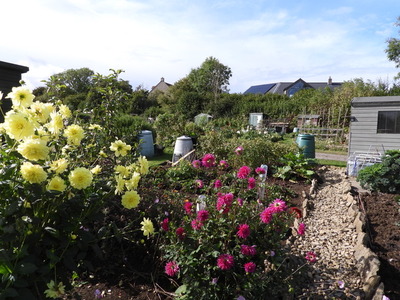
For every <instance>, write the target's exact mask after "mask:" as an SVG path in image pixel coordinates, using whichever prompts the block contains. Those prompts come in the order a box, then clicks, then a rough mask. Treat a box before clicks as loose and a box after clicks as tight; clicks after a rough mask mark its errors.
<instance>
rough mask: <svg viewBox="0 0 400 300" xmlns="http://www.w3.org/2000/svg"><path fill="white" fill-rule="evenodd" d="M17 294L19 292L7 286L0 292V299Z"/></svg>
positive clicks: (16, 295)
mask: <svg viewBox="0 0 400 300" xmlns="http://www.w3.org/2000/svg"><path fill="white" fill-rule="evenodd" d="M18 296H19V294H18V292H17V291H16V290H15V289H13V288H8V289H6V290H5V291H3V292H2V293H1V295H0V299H7V298H12V297H18Z"/></svg>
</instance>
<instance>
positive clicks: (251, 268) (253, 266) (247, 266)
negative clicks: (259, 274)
mask: <svg viewBox="0 0 400 300" xmlns="http://www.w3.org/2000/svg"><path fill="white" fill-rule="evenodd" d="M256 267H257V266H256V264H255V263H254V262H252V261H251V262H248V263H245V264H244V270H245V272H246V273H254V271H255V270H256Z"/></svg>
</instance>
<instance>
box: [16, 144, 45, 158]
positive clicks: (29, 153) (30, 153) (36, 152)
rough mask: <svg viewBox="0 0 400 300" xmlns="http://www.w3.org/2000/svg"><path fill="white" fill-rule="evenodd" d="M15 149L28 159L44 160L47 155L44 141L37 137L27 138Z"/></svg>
mask: <svg viewBox="0 0 400 300" xmlns="http://www.w3.org/2000/svg"><path fill="white" fill-rule="evenodd" d="M17 151H18V152H19V153H20V154H21V155H22V156H23V157H24V158H26V159H29V160H34V161H37V160H45V159H47V156H48V155H49V151H50V149H49V147H47V145H46V142H44V141H42V140H39V139H27V140H25V141H24V142H23V143H21V144H20V145H19V146H18V147H17Z"/></svg>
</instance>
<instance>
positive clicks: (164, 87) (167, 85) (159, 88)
mask: <svg viewBox="0 0 400 300" xmlns="http://www.w3.org/2000/svg"><path fill="white" fill-rule="evenodd" d="M171 86H172V84H170V83H167V82H165V80H164V77H161V80H160V82H159V83H157V84H156V85H155V86H153V87H152V88H151V91H150V94H153V93H155V92H157V91H159V92H162V93H165V92H166V91H167V90H168V89H169V88H170V87H171Z"/></svg>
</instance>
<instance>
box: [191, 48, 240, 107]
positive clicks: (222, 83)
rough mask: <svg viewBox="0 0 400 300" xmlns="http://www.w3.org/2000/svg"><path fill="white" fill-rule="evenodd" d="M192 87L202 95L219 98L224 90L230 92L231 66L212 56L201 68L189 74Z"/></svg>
mask: <svg viewBox="0 0 400 300" xmlns="http://www.w3.org/2000/svg"><path fill="white" fill-rule="evenodd" d="M187 77H188V79H189V82H190V84H191V85H192V87H193V88H194V89H195V90H196V91H197V92H198V93H199V94H201V95H204V96H206V95H211V96H212V98H213V99H214V100H217V99H218V97H219V95H221V93H223V92H228V91H229V90H228V86H229V78H231V77H232V71H231V68H229V67H228V66H225V65H223V64H222V63H220V62H219V60H218V59H216V58H214V57H212V56H210V57H208V58H207V59H206V60H205V61H204V62H203V63H202V64H201V66H200V67H199V68H197V69H192V71H191V72H190V73H189V75H188V76H187Z"/></svg>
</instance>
